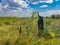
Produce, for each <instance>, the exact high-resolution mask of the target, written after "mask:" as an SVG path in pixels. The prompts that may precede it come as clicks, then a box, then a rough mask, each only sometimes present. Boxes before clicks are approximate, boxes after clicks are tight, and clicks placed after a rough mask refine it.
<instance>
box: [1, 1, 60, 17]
mask: <svg viewBox="0 0 60 45" xmlns="http://www.w3.org/2000/svg"><path fill="white" fill-rule="evenodd" d="M33 11H38V12H39V14H40V15H41V16H51V15H52V14H60V0H0V16H19V17H21V16H31V13H32V12H33Z"/></svg>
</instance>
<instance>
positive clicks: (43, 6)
mask: <svg viewBox="0 0 60 45" xmlns="http://www.w3.org/2000/svg"><path fill="white" fill-rule="evenodd" d="M45 7H48V5H42V6H40V8H45Z"/></svg>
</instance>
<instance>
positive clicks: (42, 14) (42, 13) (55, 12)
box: [40, 10, 60, 16]
mask: <svg viewBox="0 0 60 45" xmlns="http://www.w3.org/2000/svg"><path fill="white" fill-rule="evenodd" d="M52 14H60V10H47V11H44V12H40V15H41V16H51V15H52Z"/></svg>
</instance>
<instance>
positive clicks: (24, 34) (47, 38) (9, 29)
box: [0, 17, 60, 45]
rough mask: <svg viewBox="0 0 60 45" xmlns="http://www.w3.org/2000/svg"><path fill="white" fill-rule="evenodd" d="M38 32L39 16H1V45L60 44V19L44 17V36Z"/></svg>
mask: <svg viewBox="0 0 60 45" xmlns="http://www.w3.org/2000/svg"><path fill="white" fill-rule="evenodd" d="M20 27H21V29H22V31H21V34H20V33H19V30H20ZM37 34H38V27H37V18H33V19H32V18H17V17H0V45H60V19H52V18H44V31H43V33H42V36H41V37H40V38H38V35H37Z"/></svg>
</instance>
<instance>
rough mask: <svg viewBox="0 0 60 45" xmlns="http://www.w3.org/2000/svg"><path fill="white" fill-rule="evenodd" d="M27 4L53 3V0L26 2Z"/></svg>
mask: <svg viewBox="0 0 60 45" xmlns="http://www.w3.org/2000/svg"><path fill="white" fill-rule="evenodd" d="M26 1H27V2H29V3H32V4H38V3H50V4H51V3H53V0H26Z"/></svg>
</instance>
